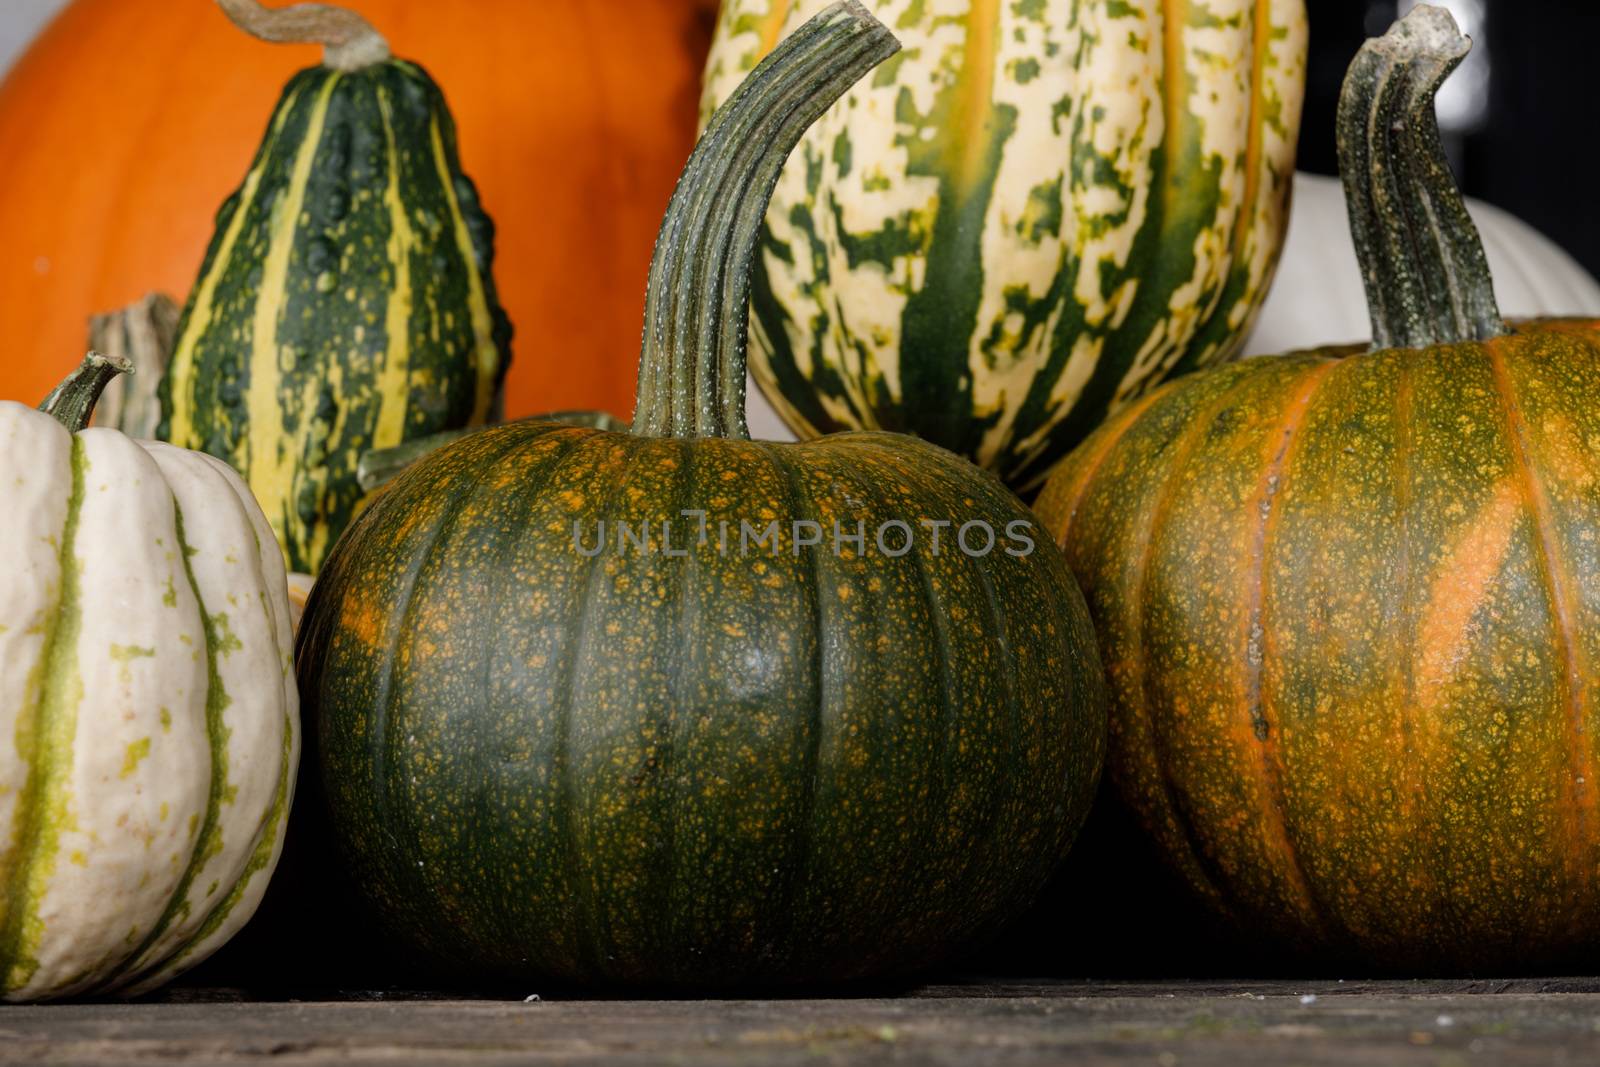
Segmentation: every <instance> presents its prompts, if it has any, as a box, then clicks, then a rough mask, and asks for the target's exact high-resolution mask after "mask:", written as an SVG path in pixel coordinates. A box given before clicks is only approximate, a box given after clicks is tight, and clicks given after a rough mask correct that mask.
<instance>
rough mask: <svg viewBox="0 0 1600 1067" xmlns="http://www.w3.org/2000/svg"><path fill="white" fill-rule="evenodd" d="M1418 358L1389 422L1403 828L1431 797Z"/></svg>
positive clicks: (1450, 905) (1426, 882)
mask: <svg viewBox="0 0 1600 1067" xmlns="http://www.w3.org/2000/svg"><path fill="white" fill-rule="evenodd" d="M1420 355H1421V354H1420V353H1419V352H1417V351H1416V350H1404V351H1402V352H1401V353H1400V363H1399V369H1398V381H1397V383H1396V386H1395V423H1394V425H1395V446H1394V467H1395V487H1396V497H1397V500H1396V504H1397V511H1398V519H1397V521H1396V525H1397V526H1398V527H1399V530H1400V532H1399V536H1398V537H1397V538H1396V544H1397V546H1398V548H1397V555H1396V558H1395V569H1396V573H1398V574H1400V575H1402V576H1403V577H1402V579H1401V584H1400V586H1399V588H1398V591H1397V593H1396V599H1397V600H1398V602H1399V603H1398V605H1397V611H1396V617H1397V620H1398V623H1399V630H1400V633H1399V637H1398V640H1397V641H1396V642H1395V647H1397V648H1401V649H1405V650H1406V652H1405V654H1403V655H1401V656H1399V657H1397V664H1396V669H1397V672H1398V674H1399V679H1398V685H1399V689H1400V693H1401V699H1400V700H1399V701H1397V702H1396V703H1397V705H1398V709H1399V716H1400V737H1401V743H1402V745H1403V746H1404V748H1403V751H1404V760H1403V762H1404V765H1405V766H1406V767H1407V768H1408V769H1409V770H1410V772H1411V776H1412V782H1411V783H1410V784H1411V788H1410V789H1407V790H1404V791H1403V792H1402V793H1401V800H1400V810H1401V818H1402V819H1404V820H1405V822H1406V823H1407V824H1408V825H1414V823H1415V819H1416V813H1417V811H1418V810H1419V809H1426V808H1427V806H1428V803H1429V799H1430V794H1431V790H1430V789H1429V788H1428V776H1427V774H1426V773H1425V772H1424V767H1423V763H1422V761H1421V760H1420V759H1419V758H1418V752H1417V744H1416V722H1415V720H1414V719H1413V718H1412V711H1413V710H1414V709H1415V707H1416V703H1417V658H1416V656H1415V654H1414V653H1413V652H1412V651H1411V650H1414V649H1415V648H1416V647H1417V633H1418V628H1419V613H1420V612H1421V611H1422V610H1424V609H1425V604H1424V603H1423V601H1422V599H1421V598H1423V597H1425V596H1426V593H1425V591H1424V590H1422V589H1421V588H1420V587H1419V583H1418V582H1417V581H1416V577H1417V576H1416V575H1415V574H1413V573H1412V571H1413V568H1414V567H1415V566H1416V552H1415V550H1414V546H1413V544H1412V541H1413V538H1414V537H1415V531H1414V530H1413V529H1412V523H1411V509H1412V506H1413V505H1414V504H1415V500H1416V495H1415V492H1414V489H1415V482H1414V479H1415V477H1416V470H1415V464H1416V429H1415V424H1414V423H1413V419H1414V418H1415V414H1414V413H1415V409H1416V363H1417V359H1418V358H1419V357H1420ZM1413 876H1414V877H1417V878H1419V879H1420V880H1422V883H1423V894H1424V895H1425V896H1428V897H1433V896H1435V893H1434V887H1435V886H1436V885H1437V883H1438V878H1437V877H1436V876H1435V875H1434V872H1433V870H1432V869H1431V868H1430V867H1429V866H1428V865H1426V864H1419V865H1418V866H1417V868H1416V870H1415V873H1414V875H1413ZM1440 899H1441V900H1443V902H1444V908H1445V909H1446V910H1447V911H1452V910H1454V906H1455V905H1454V902H1453V901H1452V900H1451V899H1450V898H1449V896H1448V894H1446V895H1445V896H1443V897H1441V898H1440Z"/></svg>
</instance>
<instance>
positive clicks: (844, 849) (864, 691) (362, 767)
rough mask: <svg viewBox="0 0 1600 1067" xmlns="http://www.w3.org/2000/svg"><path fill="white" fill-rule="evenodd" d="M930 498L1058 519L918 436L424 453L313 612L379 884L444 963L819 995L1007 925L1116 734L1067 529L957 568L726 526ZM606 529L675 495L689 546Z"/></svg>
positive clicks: (1069, 826) (345, 774)
mask: <svg viewBox="0 0 1600 1067" xmlns="http://www.w3.org/2000/svg"><path fill="white" fill-rule="evenodd" d="M683 509H699V510H703V511H705V512H706V514H707V527H708V531H709V533H710V536H709V538H708V542H707V543H706V544H705V545H698V544H696V542H695V539H694V537H693V536H691V533H692V532H693V531H694V530H695V528H696V527H695V524H694V522H693V520H684V519H681V518H679V513H680V512H681V511H682V510H683ZM925 517H926V518H930V519H953V520H956V521H958V522H960V521H966V520H968V519H983V520H986V521H987V522H989V523H991V524H993V525H994V526H995V527H997V528H998V529H999V530H1001V531H1004V529H1005V527H1006V526H1007V525H1008V524H1009V523H1011V522H1014V521H1024V522H1029V523H1030V524H1031V521H1032V520H1031V516H1030V515H1029V513H1028V512H1027V511H1026V509H1025V508H1023V506H1022V505H1021V504H1020V502H1018V501H1017V500H1016V499H1015V498H1014V497H1012V496H1011V494H1010V493H1008V492H1007V491H1006V490H1005V489H1004V488H1002V487H1001V486H1000V484H999V483H998V482H997V481H995V480H994V478H993V477H991V476H989V475H987V474H983V473H981V472H979V471H978V470H977V469H976V468H974V467H972V466H970V465H968V464H967V463H965V462H964V461H961V460H959V459H957V458H956V457H954V456H952V455H951V454H949V453H947V452H944V451H942V450H940V449H937V448H934V447H933V446H931V445H927V444H923V443H921V442H918V441H915V440H912V439H910V438H905V437H899V436H896V435H889V434H847V435H840V436H836V437H831V438H825V439H822V440H820V441H817V442H812V443H808V444H801V445H779V444H770V443H762V442H750V441H736V440H722V439H715V438H712V439H703V440H684V439H674V438H651V437H642V436H635V435H632V434H628V433H608V432H600V431H595V430H590V429H579V428H574V427H570V426H561V425H558V424H554V423H543V422H536V423H518V424H514V425H508V426H504V427H500V428H496V429H492V430H487V431H484V432H482V433H478V434H473V435H471V436H469V437H467V438H465V439H463V440H461V441H459V442H456V443H455V444H452V445H450V446H448V447H446V448H444V449H441V450H440V451H438V452H436V453H433V454H432V455H430V456H428V457H427V458H425V459H424V460H422V461H421V462H419V463H418V464H417V465H416V466H414V467H413V468H411V469H409V470H408V471H407V472H406V473H404V474H403V475H402V476H401V477H400V478H399V479H398V480H397V481H396V482H394V483H393V485H392V486H391V487H390V488H388V489H387V490H385V491H384V492H383V493H382V495H380V496H379V497H378V498H377V500H376V501H375V502H374V503H373V505H372V507H371V508H370V509H369V510H368V511H367V512H366V514H365V515H364V516H363V517H362V518H361V519H359V520H358V521H357V522H356V523H355V524H354V525H353V526H352V527H351V528H350V530H349V531H348V532H347V534H346V535H345V537H344V539H343V540H342V541H341V542H340V544H339V546H338V547H337V548H336V549H335V550H334V552H333V554H332V556H331V557H330V558H329V561H328V564H327V566H326V568H325V569H324V571H323V573H322V576H321V578H320V579H319V581H318V583H317V586H316V589H315V591H314V593H313V595H312V598H311V603H310V605H309V606H308V609H307V615H306V619H305V622H304V623H303V624H302V627H301V631H300V634H301V641H300V646H299V657H298V660H299V672H300V673H299V676H300V683H301V691H302V693H304V694H305V699H306V715H307V716H308V719H309V721H310V722H311V723H312V724H313V725H312V726H311V729H312V730H314V731H316V735H317V738H318V741H319V748H320V753H321V757H320V758H321V764H320V766H317V767H314V768H312V770H311V773H313V774H316V775H318V776H319V777H320V784H321V787H322V790H323V792H324V793H325V794H326V796H327V798H328V805H329V808H330V811H329V817H330V819H331V823H332V828H333V831H334V834H335V837H336V838H337V839H338V842H339V845H340V850H341V851H340V854H341V855H343V856H345V857H347V859H348V862H349V865H350V873H351V875H352V876H353V881H354V882H355V883H356V884H358V885H360V886H361V887H362V888H363V889H364V890H365V892H366V893H367V895H368V898H369V899H370V900H371V902H372V903H373V905H374V906H375V908H376V910H377V912H378V914H379V916H380V917H381V918H382V920H383V921H384V922H385V923H386V924H387V925H388V927H389V929H390V930H391V931H393V932H394V933H395V934H396V935H398V938H399V940H400V941H401V942H402V943H404V944H407V945H410V946H412V947H413V948H414V949H415V950H416V952H417V954H418V956H419V958H421V959H427V958H431V959H435V960H439V961H442V962H443V963H444V964H446V965H447V966H448V967H450V968H453V969H455V970H458V971H462V972H466V973H469V974H471V975H472V976H474V977H475V978H477V979H479V980H482V979H485V978H487V977H488V976H504V977H516V978H530V979H531V978H541V979H546V980H548V979H556V980H560V981H566V982H576V983H581V984H589V985H599V986H619V985H621V986H629V985H631V986H667V987H678V988H703V987H713V988H715V987H736V986H737V987H748V986H749V985H790V986H792V985H807V984H812V983H820V982H830V981H841V980H849V979H854V978H864V977H868V976H874V975H884V974H890V973H898V972H902V971H905V970H908V969H914V968H916V967H919V966H922V965H925V964H927V963H929V962H931V961H932V960H934V959H935V958H937V957H939V956H941V955H944V954H946V953H948V952H949V951H951V950H952V949H955V948H958V947H960V946H961V945H962V944H963V943H965V942H966V941H968V940H969V939H971V938H972V937H974V936H976V935H980V934H982V933H983V932H985V931H987V930H989V929H990V928H992V927H993V925H994V924H996V923H997V922H999V921H1001V920H1003V919H1004V918H1006V917H1008V916H1010V915H1012V914H1014V913H1015V912H1016V911H1018V910H1019V909H1020V908H1021V907H1022V906H1024V905H1025V904H1026V903H1027V901H1028V900H1029V898H1030V897H1031V896H1032V895H1033V894H1034V893H1035V892H1036V891H1037V890H1038V888H1039V887H1040V886H1041V885H1042V884H1043V882H1044V880H1045V878H1046V877H1047V875H1048V874H1049V873H1050V871H1051V870H1052V869H1053V868H1054V867H1055V865H1056V863H1057V861H1058V860H1059V859H1060V858H1061V856H1062V855H1063V854H1064V852H1065V850H1066V848H1067V847H1068V845H1069V844H1070V842H1071V840H1072V838H1073V836H1074V835H1075V834H1076V832H1077V829H1078V827H1079V825H1080V823H1081V822H1082V819H1083V816H1084V814H1085V812H1086V810H1087V808H1088V805H1089V802H1090V799H1091V797H1092V796H1093V793H1094V790H1095V786H1096V783H1097V782H1098V779H1099V767H1100V764H1101V760H1102V757H1103V753H1104V746H1105V693H1104V681H1103V676H1102V674H1101V670H1100V664H1099V658H1098V656H1097V653H1096V650H1095V644H1094V635H1093V628H1092V625H1091V623H1090V621H1089V615H1088V611H1087V608H1086V607H1085V605H1084V603H1083V600H1082V597H1081V596H1080V594H1079V593H1078V591H1077V588H1076V586H1075V584H1074V583H1073V581H1072V578H1071V575H1070V574H1069V573H1068V571H1067V568H1066V564H1065V562H1064V561H1063V560H1062V559H1061V557H1060V553H1059V552H1057V550H1056V549H1055V547H1054V545H1052V544H1051V543H1050V541H1049V538H1048V537H1047V536H1046V535H1045V534H1044V532H1043V531H1042V530H1040V529H1038V528H1037V527H1036V526H1034V527H1033V532H1034V534H1035V535H1036V537H1037V540H1038V546H1037V550H1036V551H1034V552H1033V553H1032V554H1031V555H1029V556H1027V557H1026V558H1019V557H1016V556H1012V555H1007V554H1006V553H1004V552H1003V551H1002V550H1001V549H999V548H996V549H995V550H994V551H993V552H992V553H991V554H990V555H988V556H985V557H983V558H981V559H979V558H973V557H970V556H967V555H964V554H961V553H959V552H953V551H951V550H950V548H951V546H950V541H949V537H950V533H949V531H946V540H945V541H944V545H943V547H944V550H943V552H942V553H941V554H940V555H938V556H934V555H932V554H931V551H930V548H931V545H929V543H928V542H927V540H926V539H922V540H919V541H918V543H917V547H916V548H915V549H914V550H913V551H911V552H910V553H908V554H907V555H905V556H902V557H900V558H887V557H885V556H883V555H881V554H879V553H878V552H877V550H876V549H875V548H873V547H871V541H870V540H869V542H868V546H869V547H868V551H867V553H866V554H865V555H863V554H860V553H859V552H857V551H856V550H855V549H853V548H852V547H851V546H849V545H846V546H844V549H845V551H844V554H843V555H835V554H834V552H833V550H832V546H831V541H828V542H825V543H824V545H823V546H822V547H820V548H809V549H805V550H802V551H801V552H799V554H798V555H797V554H795V552H794V551H793V547H792V543H791V541H790V539H789V537H788V535H787V534H785V535H784V540H783V544H782V551H781V552H780V554H778V555H776V556H774V555H771V554H770V553H769V552H768V551H766V550H764V549H756V550H752V551H751V552H750V553H749V554H743V553H741V552H740V551H739V550H738V549H737V548H736V547H730V550H729V551H728V552H727V553H723V552H721V551H720V550H719V547H718V544H717V542H718V541H719V540H720V533H719V528H720V523H721V521H722V520H723V519H727V520H729V521H730V522H731V523H732V524H733V529H734V531H735V533H734V535H733V536H734V538H737V536H738V533H737V531H738V529H739V522H740V521H741V520H747V521H749V522H751V523H752V525H754V526H764V525H765V524H766V523H767V522H769V521H772V520H778V521H779V522H780V524H782V526H784V527H787V526H788V524H789V523H790V521H791V520H793V519H812V520H815V521H817V522H819V523H820V524H821V525H822V527H823V528H824V529H825V530H828V531H830V532H829V533H828V535H827V537H828V538H830V539H831V527H832V522H833V520H834V519H835V518H837V519H839V520H840V522H841V525H842V526H843V527H844V528H846V529H848V528H850V527H851V526H853V524H854V523H855V522H856V521H857V520H862V521H865V522H866V524H867V529H868V531H869V539H870V537H871V534H870V531H872V530H874V529H875V528H876V526H877V525H878V524H879V523H882V522H884V521H886V520H888V519H894V518H898V519H901V520H903V521H906V522H909V523H911V524H912V525H913V526H917V525H918V524H919V520H920V519H922V518H925ZM602 519H604V520H606V521H608V522H614V521H616V520H624V521H628V522H630V523H635V524H637V523H638V521H639V520H642V519H647V520H650V521H651V522H652V523H653V524H656V527H657V529H659V523H660V521H661V520H663V519H671V520H673V523H674V531H675V532H674V542H673V543H674V545H675V546H677V548H678V549H687V550H688V551H687V554H686V555H683V556H667V555H665V554H664V553H663V552H661V551H657V552H655V553H653V554H648V555H646V554H642V553H640V552H638V551H636V550H634V549H633V548H631V547H630V548H628V549H627V550H620V549H618V548H617V547H616V546H615V545H614V544H611V543H608V544H607V546H606V548H605V549H604V550H603V551H602V552H600V553H599V554H598V555H594V556H592V557H587V558H586V557H585V556H584V555H583V554H582V553H580V552H579V551H577V550H576V549H575V548H574V522H575V521H576V522H579V523H581V524H582V526H581V528H582V531H583V534H582V543H583V544H584V545H586V546H587V547H589V548H593V547H595V546H596V544H597V543H598V539H597V536H596V533H595V530H596V525H595V524H596V523H597V522H598V521H599V520H602ZM1003 536H1004V534H1003V533H1002V537H1003ZM656 543H657V545H658V548H659V545H660V542H659V534H658V535H657V541H656ZM735 543H736V542H735ZM890 543H891V544H892V545H894V546H898V545H899V543H900V541H899V539H898V538H896V539H894V540H893V541H891V542H890ZM974 543H976V540H974Z"/></svg>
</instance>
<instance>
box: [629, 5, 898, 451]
mask: <svg viewBox="0 0 1600 1067" xmlns="http://www.w3.org/2000/svg"><path fill="white" fill-rule="evenodd" d="M899 49H900V43H899V42H898V41H896V40H895V38H894V35H893V34H891V33H890V32H889V31H888V29H886V28H885V27H884V26H883V24H882V23H880V22H878V20H877V19H875V18H873V17H872V16H871V15H870V14H868V13H867V10H866V9H865V8H864V7H862V6H861V5H860V4H859V3H857V2H856V0H844V2H843V3H838V4H835V5H833V6H832V7H829V8H828V9H826V10H825V11H823V12H821V13H820V14H818V15H817V16H816V17H815V18H813V19H811V20H810V21H809V22H807V23H805V25H803V26H801V27H800V28H799V29H797V30H795V31H794V32H793V33H792V34H790V35H789V37H788V38H787V39H786V40H784V42H783V43H782V44H780V45H779V46H778V47H777V48H776V49H774V50H773V52H772V54H771V55H769V56H768V57H767V58H766V59H765V60H764V61H762V63H761V64H760V65H759V66H757V67H756V69H755V70H753V71H751V72H750V75H749V76H748V77H747V78H745V80H744V82H743V83H742V84H741V85H740V86H739V88H738V89H737V90H736V91H735V92H734V94H733V96H732V97H731V98H730V99H729V100H728V102H727V103H726V104H724V105H723V106H722V107H721V108H719V109H718V110H717V113H716V114H715V115H713V116H712V118H711V123H710V125H709V126H708V127H707V128H706V132H705V135H704V136H703V137H701V139H700V144H699V145H698V146H696V148H695V150H694V154H693V155H692V156H690V157H689V163H688V165H687V166H686V167H685V168H684V171H683V176H682V177H680V178H679V179H678V188H677V191H676V192H674V193H673V195H672V203H671V204H670V205H669V206H668V208H667V217H666V220H665V221H664V222H663V223H662V224H661V233H660V236H659V237H657V238H656V251H655V258H654V259H653V260H652V261H651V264H650V285H649V290H648V294H647V297H646V305H645V327H644V351H643V353H642V354H641V356H640V360H639V393H638V400H637V403H636V405H635V408H634V417H633V432H634V433H637V434H642V435H645V436H652V437H736V438H748V437H749V436H750V433H749V430H748V429H747V427H746V425H745V410H744V400H745V396H744V382H745V342H746V337H747V334H748V331H749V322H750V310H749V288H750V263H751V259H752V258H753V257H754V255H755V249H756V238H757V236H758V234H759V233H760V229H761V221H762V219H763V217H764V216H765V215H766V211H767V204H768V202H769V201H770V200H771V199H772V191H773V188H774V187H775V186H776V185H777V182H778V175H779V174H780V172H781V171H782V170H783V164H784V161H785V160H787V159H788V158H789V153H790V152H792V151H793V150H794V147H795V145H797V144H799V142H800V138H801V136H802V135H803V134H804V133H805V131H806V130H807V129H808V128H809V127H810V126H811V124H812V123H813V122H815V121H816V120H817V119H818V118H820V117H821V115H822V113H823V112H824V111H826V110H827V109H828V108H829V107H830V106H832V105H833V104H834V102H835V101H837V100H838V99H839V98H840V97H841V96H843V95H844V93H845V91H846V90H847V89H849V88H850V86H852V85H854V84H855V83H856V81H858V80H859V79H860V78H861V76H862V75H863V74H865V73H866V72H867V71H869V70H871V69H872V68H873V67H875V66H877V65H878V64H879V63H881V62H883V61H884V60H885V59H887V58H889V57H890V56H892V55H894V53H895V52H897V51H899Z"/></svg>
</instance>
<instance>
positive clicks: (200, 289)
mask: <svg viewBox="0 0 1600 1067" xmlns="http://www.w3.org/2000/svg"><path fill="white" fill-rule="evenodd" d="M298 99H299V90H298V89H297V90H295V92H294V93H293V94H291V95H290V96H289V97H288V98H287V99H285V100H284V101H283V103H282V104H280V105H279V106H278V114H277V118H276V119H275V120H274V122H273V124H272V131H271V132H270V133H269V134H268V135H267V143H266V144H264V145H262V147H261V151H260V153H259V155H258V157H257V160H256V164H255V166H254V167H253V168H251V170H250V173H249V174H247V175H245V179H244V186H243V188H242V189H241V190H240V192H239V206H238V207H237V208H236V209H235V210H234V212H233V218H232V219H230V220H229V222H228V229H227V232H225V233H224V234H223V235H222V247H220V248H219V249H217V254H216V256H215V257H214V258H213V259H212V261H211V273H210V274H207V275H206V276H204V277H203V278H201V279H200V282H199V284H198V285H197V286H196V288H195V295H194V310H193V312H191V314H190V315H189V322H188V329H186V330H185V331H184V332H183V336H181V337H179V338H178V347H177V351H175V352H174V353H173V354H172V362H171V364H170V365H169V366H168V368H167V377H168V378H169V379H170V380H171V381H172V382H173V383H174V386H175V387H174V388H173V390H172V424H171V428H170V430H169V432H168V435H167V439H168V440H169V441H171V442H172V443H173V444H176V445H180V446H183V447H186V448H199V447H201V446H202V445H203V444H204V442H202V441H198V440H194V439H193V438H194V436H195V429H194V410H195V402H194V399H195V398H194V392H193V390H192V389H191V388H189V385H188V383H189V381H190V379H191V377H192V375H193V374H194V349H195V344H196V343H197V342H198V341H199V339H200V335H201V334H203V333H205V331H206V328H207V327H208V326H209V325H210V324H211V312H212V309H213V307H214V306H215V301H216V295H217V285H218V283H219V282H220V281H221V280H222V275H223V272H225V271H226V270H227V269H228V262H229V260H231V259H232V258H233V249H234V246H236V245H237V244H238V243H239V232H240V231H241V230H243V229H244V220H245V216H246V215H248V214H249V210H250V208H251V207H252V206H253V205H254V204H255V199H256V191H257V190H258V189H259V188H260V186H261V172H262V171H263V169H265V167H266V165H267V159H268V157H270V156H271V154H272V152H271V145H272V142H273V141H275V140H277V138H278V135H279V134H280V133H281V132H282V131H283V124H284V122H286V121H287V120H288V118H289V113H290V112H291V111H293V110H294V105H295V101H296V100H298Z"/></svg>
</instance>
